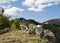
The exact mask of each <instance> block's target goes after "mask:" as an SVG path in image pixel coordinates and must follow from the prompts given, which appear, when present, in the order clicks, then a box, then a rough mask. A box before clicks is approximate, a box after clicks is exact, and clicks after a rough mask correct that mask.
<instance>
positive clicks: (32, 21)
mask: <svg viewBox="0 0 60 43" xmlns="http://www.w3.org/2000/svg"><path fill="white" fill-rule="evenodd" d="M18 19H19V20H21V21H24V22H29V23H33V24H36V25H37V24H40V23H38V22H36V21H35V20H32V19H28V20H27V19H24V18H18Z"/></svg>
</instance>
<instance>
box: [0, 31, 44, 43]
mask: <svg viewBox="0 0 60 43" xmlns="http://www.w3.org/2000/svg"><path fill="white" fill-rule="evenodd" d="M42 40H43V39H41V38H40V36H36V35H35V34H30V35H28V34H26V33H25V32H23V31H22V30H12V31H10V32H7V33H5V34H2V35H0V43H40V42H41V41H42ZM43 41H45V40H43Z"/></svg>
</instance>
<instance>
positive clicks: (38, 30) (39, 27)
mask: <svg viewBox="0 0 60 43" xmlns="http://www.w3.org/2000/svg"><path fill="white" fill-rule="evenodd" d="M35 30H36V35H40V34H41V32H42V27H41V25H37V26H35Z"/></svg>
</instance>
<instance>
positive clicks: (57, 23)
mask: <svg viewBox="0 0 60 43" xmlns="http://www.w3.org/2000/svg"><path fill="white" fill-rule="evenodd" d="M44 24H46V25H47V28H48V29H50V30H51V31H52V32H53V33H54V34H55V35H56V37H57V39H58V40H59V41H60V18H58V19H52V20H48V21H46V22H44ZM48 26H49V27H48Z"/></svg>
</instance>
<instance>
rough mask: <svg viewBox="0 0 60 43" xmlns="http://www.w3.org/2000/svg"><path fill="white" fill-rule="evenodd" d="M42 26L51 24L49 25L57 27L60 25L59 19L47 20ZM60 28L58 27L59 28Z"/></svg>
mask: <svg viewBox="0 0 60 43" xmlns="http://www.w3.org/2000/svg"><path fill="white" fill-rule="evenodd" d="M43 23H44V24H51V25H56V26H59V25H60V18H58V19H52V20H48V21H45V22H43ZM59 27H60V26H59Z"/></svg>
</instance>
